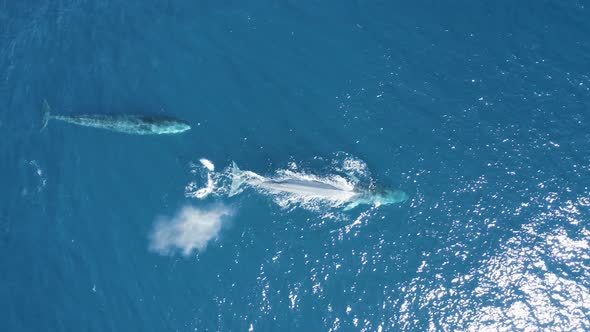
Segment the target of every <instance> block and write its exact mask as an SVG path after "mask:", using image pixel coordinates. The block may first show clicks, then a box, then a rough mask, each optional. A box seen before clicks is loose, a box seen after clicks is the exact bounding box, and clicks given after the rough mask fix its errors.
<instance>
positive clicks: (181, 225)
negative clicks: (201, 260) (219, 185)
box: [149, 205, 233, 257]
mask: <svg viewBox="0 0 590 332" xmlns="http://www.w3.org/2000/svg"><path fill="white" fill-rule="evenodd" d="M232 215H233V210H232V209H231V208H229V207H227V206H225V205H214V206H210V207H207V208H195V207H193V206H190V205H187V206H184V207H182V208H181V209H180V211H179V212H178V213H177V214H176V215H175V216H173V217H160V218H158V219H157V220H156V222H155V224H154V228H153V231H152V233H151V234H150V247H149V248H150V250H152V251H155V252H157V253H159V254H161V255H174V254H175V253H177V252H180V253H181V254H182V255H183V256H185V257H186V256H189V255H190V254H191V253H192V252H193V251H195V250H197V251H203V250H205V248H206V247H207V245H208V243H209V242H210V241H211V240H214V239H215V238H217V236H218V235H219V232H220V230H221V227H222V224H223V221H224V220H227V217H230V216H232Z"/></svg>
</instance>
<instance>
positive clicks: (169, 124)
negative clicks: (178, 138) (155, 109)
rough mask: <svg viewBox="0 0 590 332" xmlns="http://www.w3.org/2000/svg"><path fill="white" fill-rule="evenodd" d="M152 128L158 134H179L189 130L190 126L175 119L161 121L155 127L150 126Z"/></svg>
mask: <svg viewBox="0 0 590 332" xmlns="http://www.w3.org/2000/svg"><path fill="white" fill-rule="evenodd" d="M154 127H155V128H154ZM152 128H154V129H155V130H154V131H155V132H156V133H158V134H179V133H182V132H185V131H187V130H190V129H191V126H190V125H189V124H188V123H186V122H184V121H180V120H176V119H161V120H160V121H159V122H157V123H156V124H155V126H154V125H152Z"/></svg>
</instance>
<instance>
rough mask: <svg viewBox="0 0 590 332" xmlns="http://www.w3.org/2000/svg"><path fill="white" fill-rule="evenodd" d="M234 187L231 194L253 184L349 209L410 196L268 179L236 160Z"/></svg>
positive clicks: (314, 181)
mask: <svg viewBox="0 0 590 332" xmlns="http://www.w3.org/2000/svg"><path fill="white" fill-rule="evenodd" d="M230 177H231V187H230V190H229V196H234V195H236V194H237V193H239V192H241V190H242V188H243V186H250V187H252V188H256V189H259V190H262V191H265V192H269V193H271V194H278V195H281V194H287V195H296V196H299V197H305V198H306V199H319V200H326V201H331V202H337V203H338V206H341V205H342V206H345V208H344V209H345V210H350V209H352V208H354V207H356V206H358V205H361V204H370V205H377V206H379V205H386V204H394V203H399V202H403V201H405V200H407V199H408V195H407V194H406V193H405V192H403V191H401V190H380V191H377V190H368V189H360V188H357V187H355V186H353V185H351V184H350V183H338V182H328V181H322V180H321V179H319V178H317V179H314V178H301V177H292V178H291V177H281V178H268V177H264V176H262V175H259V174H256V173H254V172H251V171H242V170H240V169H239V168H238V166H237V165H236V163H232V167H231V170H230Z"/></svg>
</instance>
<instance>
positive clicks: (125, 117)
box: [41, 100, 191, 135]
mask: <svg viewBox="0 0 590 332" xmlns="http://www.w3.org/2000/svg"><path fill="white" fill-rule="evenodd" d="M42 112H43V118H42V122H41V130H43V129H45V127H47V125H48V123H49V120H58V121H63V122H67V123H72V124H75V125H79V126H84V127H92V128H99V129H106V130H110V131H115V132H120V133H125V134H133V135H163V134H179V133H182V132H185V131H187V130H189V129H191V126H190V125H189V124H188V123H186V122H184V121H181V120H178V119H175V118H172V117H167V116H158V115H129V114H121V115H106V114H79V115H58V114H55V115H54V114H51V108H50V106H49V104H48V103H47V101H46V100H44V101H43V110H42Z"/></svg>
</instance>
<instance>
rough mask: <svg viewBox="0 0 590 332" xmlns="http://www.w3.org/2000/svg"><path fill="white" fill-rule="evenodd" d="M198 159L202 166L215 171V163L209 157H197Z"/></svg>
mask: <svg viewBox="0 0 590 332" xmlns="http://www.w3.org/2000/svg"><path fill="white" fill-rule="evenodd" d="M199 161H200V162H201V164H202V165H203V166H205V168H207V169H208V170H209V171H210V172H213V171H215V165H214V164H213V163H212V162H211V161H210V160H209V159H205V158H201V159H199Z"/></svg>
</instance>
